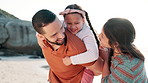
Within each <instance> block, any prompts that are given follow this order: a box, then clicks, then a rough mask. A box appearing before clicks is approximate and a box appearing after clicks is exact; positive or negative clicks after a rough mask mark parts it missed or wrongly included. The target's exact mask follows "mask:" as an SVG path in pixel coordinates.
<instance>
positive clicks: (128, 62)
mask: <svg viewBox="0 0 148 83" xmlns="http://www.w3.org/2000/svg"><path fill="white" fill-rule="evenodd" d="M112 62H113V64H114V66H115V67H116V66H120V67H126V68H128V69H129V70H132V71H133V70H135V68H142V67H144V62H143V61H142V60H140V59H138V58H136V57H129V56H128V55H119V56H116V57H112Z"/></svg>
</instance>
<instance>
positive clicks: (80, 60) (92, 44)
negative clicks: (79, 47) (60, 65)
mask: <svg viewBox="0 0 148 83" xmlns="http://www.w3.org/2000/svg"><path fill="white" fill-rule="evenodd" d="M84 28H85V27H84ZM85 30H86V29H85ZM87 30H88V31H84V33H82V34H80V35H78V36H83V37H79V38H80V39H81V38H82V41H83V42H84V44H85V46H86V49H87V51H86V52H84V53H81V54H78V55H75V56H71V57H70V58H68V57H66V58H65V59H63V62H64V64H66V65H70V64H71V63H72V64H73V65H76V64H84V63H89V62H92V61H95V60H97V59H98V57H99V53H98V46H97V43H96V40H95V38H94V35H93V33H92V32H91V30H90V29H87Z"/></svg>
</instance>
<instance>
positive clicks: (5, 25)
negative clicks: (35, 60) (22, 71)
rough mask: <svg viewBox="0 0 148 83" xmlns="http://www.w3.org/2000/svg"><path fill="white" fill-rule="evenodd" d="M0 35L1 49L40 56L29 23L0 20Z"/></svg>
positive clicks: (33, 32)
mask: <svg viewBox="0 0 148 83" xmlns="http://www.w3.org/2000/svg"><path fill="white" fill-rule="evenodd" d="M0 34H1V35H0V45H1V48H5V49H9V50H13V51H15V52H19V53H25V54H39V55H42V52H41V49H40V47H39V45H38V43H37V39H36V37H35V35H36V32H35V30H34V28H33V26H32V24H31V22H29V21H23V20H19V19H0Z"/></svg>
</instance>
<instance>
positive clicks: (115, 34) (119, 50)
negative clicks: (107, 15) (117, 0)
mask: <svg viewBox="0 0 148 83" xmlns="http://www.w3.org/2000/svg"><path fill="white" fill-rule="evenodd" d="M135 34H136V32H135V29H134V27H133V25H132V23H131V22H130V21H129V20H127V19H123V18H111V19H109V20H108V21H107V22H106V23H105V25H104V26H103V29H102V32H101V34H100V35H99V39H100V45H101V46H103V47H107V48H111V49H112V52H113V53H112V54H113V56H112V57H111V61H110V59H109V57H108V56H104V57H103V59H104V60H105V62H104V67H103V72H102V83H147V82H148V81H147V76H146V72H145V69H144V56H143V55H142V53H141V52H140V51H139V50H138V49H137V48H136V47H135V46H134V45H133V44H132V43H133V41H134V39H135ZM110 62H111V63H110ZM109 63H110V64H111V66H110V65H109Z"/></svg>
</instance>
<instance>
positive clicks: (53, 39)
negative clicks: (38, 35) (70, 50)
mask: <svg viewBox="0 0 148 83" xmlns="http://www.w3.org/2000/svg"><path fill="white" fill-rule="evenodd" d="M43 30H44V32H45V34H43V35H44V37H45V39H46V40H47V42H48V43H50V44H51V45H62V44H63V43H64V38H65V35H64V32H65V30H64V27H63V25H62V23H61V22H60V20H59V19H58V18H56V19H55V21H54V22H52V23H50V24H48V25H46V26H45V27H43Z"/></svg>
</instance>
